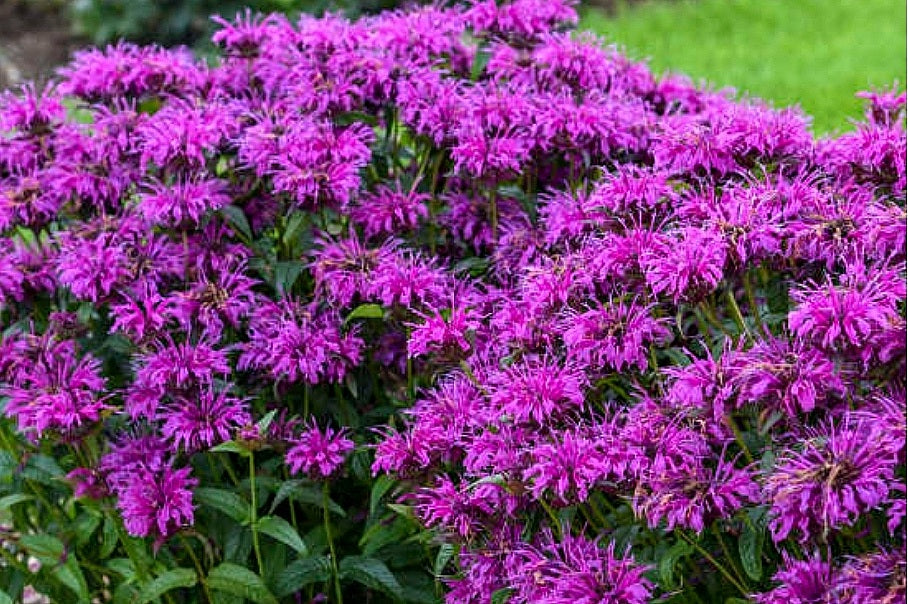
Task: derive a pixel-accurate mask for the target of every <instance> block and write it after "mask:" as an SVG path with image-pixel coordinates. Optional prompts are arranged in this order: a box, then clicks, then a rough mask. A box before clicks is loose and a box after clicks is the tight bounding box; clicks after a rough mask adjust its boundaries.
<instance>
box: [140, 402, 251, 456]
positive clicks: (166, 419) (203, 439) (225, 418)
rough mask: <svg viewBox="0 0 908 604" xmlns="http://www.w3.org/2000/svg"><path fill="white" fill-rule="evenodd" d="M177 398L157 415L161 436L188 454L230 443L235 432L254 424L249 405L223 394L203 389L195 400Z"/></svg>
mask: <svg viewBox="0 0 908 604" xmlns="http://www.w3.org/2000/svg"><path fill="white" fill-rule="evenodd" d="M174 399H175V400H174V401H173V402H172V403H170V404H168V405H167V406H166V407H164V408H163V409H161V410H160V411H159V412H158V417H159V418H160V419H161V420H162V422H163V423H162V425H161V434H162V435H164V436H165V437H167V438H169V439H171V440H172V441H173V444H174V447H175V448H182V449H183V450H185V451H188V452H194V451H199V450H203V449H204V448H205V447H211V446H213V445H217V444H220V443H222V442H224V441H227V440H230V439H231V438H232V436H233V433H234V432H235V431H236V430H238V429H239V428H241V427H243V426H245V425H247V424H250V423H251V422H252V418H251V416H250V415H249V413H248V411H247V410H246V403H245V402H244V401H242V400H240V399H238V398H236V397H234V396H231V395H230V394H228V393H226V392H223V391H215V390H212V389H210V388H204V389H202V391H201V392H199V393H198V394H197V395H195V396H193V397H192V398H187V397H183V396H176V397H174Z"/></svg>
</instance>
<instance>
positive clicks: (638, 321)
mask: <svg viewBox="0 0 908 604" xmlns="http://www.w3.org/2000/svg"><path fill="white" fill-rule="evenodd" d="M651 311H652V307H651V306H650V307H645V306H640V305H639V304H637V302H636V301H631V302H630V303H629V304H625V303H621V302H618V301H613V302H611V303H609V304H603V305H602V306H601V307H600V308H598V309H594V310H589V311H587V312H584V313H581V314H577V315H572V316H570V317H568V318H567V319H566V320H565V325H564V344H565V347H566V348H567V350H568V354H569V355H570V356H571V358H573V359H576V360H577V361H578V362H579V363H581V364H583V365H584V366H586V367H590V368H595V369H596V370H600V369H604V368H605V367H609V368H614V369H615V370H616V371H622V370H624V369H629V368H631V367H636V368H637V369H638V370H639V371H645V370H646V367H647V365H648V363H649V358H648V355H649V351H650V347H651V346H652V345H656V346H661V345H664V344H666V343H668V342H669V341H670V340H671V332H670V331H669V330H668V329H667V328H666V327H665V324H666V321H665V320H664V319H656V318H653V317H652V316H651V314H650V313H651Z"/></svg>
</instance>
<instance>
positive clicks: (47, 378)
mask: <svg viewBox="0 0 908 604" xmlns="http://www.w3.org/2000/svg"><path fill="white" fill-rule="evenodd" d="M77 350H78V349H77V345H76V342H74V341H72V340H59V341H58V340H55V339H54V338H53V336H52V335H49V334H48V335H46V336H43V337H41V338H40V339H37V342H35V344H34V346H33V348H32V349H31V350H29V351H28V352H27V353H26V355H27V356H24V355H23V357H21V358H20V359H19V363H16V365H17V366H18V371H15V372H13V374H12V375H11V379H10V381H9V382H4V381H0V395H2V396H6V397H9V401H8V402H7V404H6V409H5V412H6V415H7V416H9V417H13V418H15V419H16V421H17V423H18V425H19V429H20V430H22V431H24V432H34V433H35V434H36V435H37V436H41V435H42V434H43V433H44V432H46V431H49V430H54V431H59V432H61V433H63V434H72V433H73V432H75V431H76V430H77V429H79V428H80V427H82V426H83V425H85V424H88V423H92V422H97V421H98V420H99V419H100V418H101V413H102V412H103V411H104V410H105V409H108V408H110V407H109V405H107V404H106V403H105V398H106V397H105V395H104V387H105V380H104V378H103V377H102V375H101V364H100V363H99V362H98V361H97V360H96V359H94V358H92V357H91V356H90V355H83V356H81V357H80V356H79V355H78V352H77ZM14 362H15V361H14Z"/></svg>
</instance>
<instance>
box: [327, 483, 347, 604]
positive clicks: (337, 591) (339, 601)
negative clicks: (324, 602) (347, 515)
mask: <svg viewBox="0 0 908 604" xmlns="http://www.w3.org/2000/svg"><path fill="white" fill-rule="evenodd" d="M328 489H329V486H328V481H327V480H325V484H324V486H323V487H322V513H323V518H324V522H325V539H327V540H328V550H329V551H330V552H331V574H332V575H333V576H334V594H335V597H336V598H337V604H343V602H344V596H343V594H342V593H341V584H340V576H338V572H337V552H335V551H334V539H333V538H332V537H331V512H329V508H328V501H329V500H330V497H329V490H328Z"/></svg>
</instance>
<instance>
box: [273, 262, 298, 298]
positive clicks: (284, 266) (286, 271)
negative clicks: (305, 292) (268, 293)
mask: <svg viewBox="0 0 908 604" xmlns="http://www.w3.org/2000/svg"><path fill="white" fill-rule="evenodd" d="M305 268H306V265H305V264H303V263H302V262H301V261H300V260H281V261H280V262H277V263H275V265H274V287H275V289H277V290H278V291H279V292H288V291H290V290H291V289H292V288H293V284H294V283H296V280H297V279H299V276H300V275H301V274H302V273H303V270H304V269H305Z"/></svg>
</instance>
